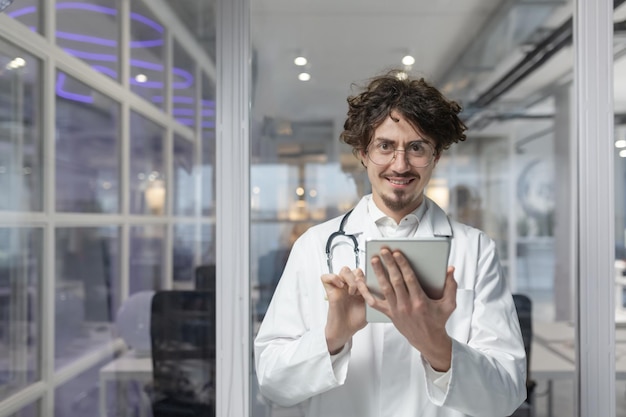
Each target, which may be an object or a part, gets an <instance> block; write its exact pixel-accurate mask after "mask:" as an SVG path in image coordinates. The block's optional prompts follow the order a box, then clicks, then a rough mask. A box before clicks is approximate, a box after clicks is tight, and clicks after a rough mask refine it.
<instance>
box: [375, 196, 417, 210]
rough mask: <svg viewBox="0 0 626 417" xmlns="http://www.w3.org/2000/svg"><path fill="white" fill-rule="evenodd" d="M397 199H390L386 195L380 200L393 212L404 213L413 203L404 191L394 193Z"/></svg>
mask: <svg viewBox="0 0 626 417" xmlns="http://www.w3.org/2000/svg"><path fill="white" fill-rule="evenodd" d="M394 194H395V198H389V197H388V196H386V195H384V194H383V195H381V196H380V199H381V200H382V202H383V204H384V205H385V206H386V207H387V208H388V209H389V210H391V211H403V210H404V209H406V208H407V207H408V206H409V205H410V204H411V203H412V201H411V199H409V198H407V195H406V193H405V192H404V191H394Z"/></svg>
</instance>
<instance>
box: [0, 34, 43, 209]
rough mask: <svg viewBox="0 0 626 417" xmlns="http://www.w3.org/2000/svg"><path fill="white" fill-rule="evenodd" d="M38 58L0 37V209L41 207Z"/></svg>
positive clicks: (41, 167)
mask: <svg viewBox="0 0 626 417" xmlns="http://www.w3.org/2000/svg"><path fill="white" fill-rule="evenodd" d="M40 65H41V64H40V61H39V60H38V59H35V58H34V57H33V56H32V55H30V54H28V53H26V52H24V51H23V50H21V49H18V48H16V47H14V46H13V45H10V44H7V43H5V42H3V41H2V40H0V115H2V116H1V120H2V123H0V194H2V195H3V198H2V199H0V211H41V210H42V209H43V207H42V199H43V188H42V175H43V163H42V161H43V143H42V139H41V130H40V129H41V93H40V79H41V75H40Z"/></svg>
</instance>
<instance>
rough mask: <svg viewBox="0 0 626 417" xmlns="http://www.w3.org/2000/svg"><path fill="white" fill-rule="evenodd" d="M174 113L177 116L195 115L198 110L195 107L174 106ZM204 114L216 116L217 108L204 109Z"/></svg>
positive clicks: (205, 115) (202, 112)
mask: <svg viewBox="0 0 626 417" xmlns="http://www.w3.org/2000/svg"><path fill="white" fill-rule="evenodd" d="M172 114H174V115H175V116H193V115H194V114H196V111H195V110H194V109H186V108H180V107H179V108H174V109H172ZM201 114H202V116H204V117H212V116H215V110H211V109H203V110H202V111H201Z"/></svg>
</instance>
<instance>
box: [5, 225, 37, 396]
mask: <svg viewBox="0 0 626 417" xmlns="http://www.w3.org/2000/svg"><path fill="white" fill-rule="evenodd" d="M42 242H43V231H42V229H35V228H0V298H1V300H0V375H2V378H0V400H4V399H6V398H8V397H9V396H11V395H12V394H14V393H16V392H17V391H19V390H21V389H23V388H25V387H26V386H28V385H29V384H32V383H33V382H35V381H37V380H39V379H40V377H41V362H40V359H39V358H40V355H39V353H40V349H41V326H40V324H41V321H40V320H41V310H40V307H39V306H40V305H41V270H42V262H43V261H42V256H43V253H42Z"/></svg>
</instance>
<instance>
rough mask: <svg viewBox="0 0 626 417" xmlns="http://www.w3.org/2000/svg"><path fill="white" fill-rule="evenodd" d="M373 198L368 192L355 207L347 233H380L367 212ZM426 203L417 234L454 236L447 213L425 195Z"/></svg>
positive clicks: (349, 220) (371, 234)
mask: <svg viewBox="0 0 626 417" xmlns="http://www.w3.org/2000/svg"><path fill="white" fill-rule="evenodd" d="M371 198H372V195H371V194H368V195H366V196H364V197H363V198H361V200H360V201H359V202H358V203H357V205H356V206H355V207H354V210H353V211H352V213H351V214H350V217H349V218H348V221H347V222H346V225H345V229H344V230H345V231H346V233H347V234H353V235H359V234H361V233H363V232H365V231H366V232H367V233H368V235H370V236H376V235H379V234H380V233H379V232H378V228H377V227H376V224H375V223H374V222H373V221H372V220H371V218H370V216H368V214H367V203H368V201H369V199H371ZM424 204H426V212H425V213H424V215H423V216H422V219H421V220H420V224H419V227H418V229H417V234H416V235H417V236H452V226H451V225H450V220H449V219H448V216H447V215H446V213H445V212H444V211H443V210H442V209H441V207H439V206H438V205H437V204H436V203H435V202H434V201H432V200H431V199H430V198H428V197H426V196H424Z"/></svg>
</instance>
